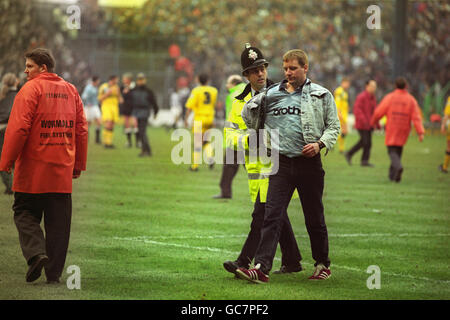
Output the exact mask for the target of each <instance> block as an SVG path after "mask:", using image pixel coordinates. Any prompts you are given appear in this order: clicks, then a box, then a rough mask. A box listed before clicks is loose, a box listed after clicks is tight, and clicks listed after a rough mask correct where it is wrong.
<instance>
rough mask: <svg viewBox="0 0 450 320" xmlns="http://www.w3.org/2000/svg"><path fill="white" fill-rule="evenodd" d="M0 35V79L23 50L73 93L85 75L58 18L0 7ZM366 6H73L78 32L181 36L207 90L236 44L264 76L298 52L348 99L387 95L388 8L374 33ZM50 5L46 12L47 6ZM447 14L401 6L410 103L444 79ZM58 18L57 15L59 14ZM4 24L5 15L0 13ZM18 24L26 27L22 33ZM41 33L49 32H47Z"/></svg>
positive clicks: (16, 6)
mask: <svg viewBox="0 0 450 320" xmlns="http://www.w3.org/2000/svg"><path fill="white" fill-rule="evenodd" d="M5 1H6V2H5V3H6V4H5V6H6V7H7V8H6V11H7V12H8V15H7V17H4V18H5V19H3V20H5V21H4V24H5V28H2V29H3V30H5V31H4V32H3V34H2V39H3V41H2V43H1V44H0V46H1V47H2V48H1V49H2V50H1V52H2V53H3V52H5V54H2V55H1V57H0V74H4V73H6V72H8V71H10V72H11V71H12V72H17V71H18V70H21V69H22V62H23V59H22V56H21V55H22V54H23V52H24V51H26V50H27V49H29V48H32V47H37V46H46V47H49V48H51V49H52V51H53V54H54V56H55V58H56V60H57V61H58V65H57V71H58V73H59V74H60V75H61V76H63V77H64V78H66V79H67V80H68V81H71V82H72V83H74V84H75V85H76V86H77V87H78V88H79V90H81V89H82V87H83V86H84V85H85V83H86V79H88V78H89V77H90V76H91V75H92V74H94V73H97V72H96V70H95V66H91V65H89V64H88V63H87V62H86V61H84V60H83V57H81V56H79V55H78V54H77V50H76V49H74V48H73V47H72V46H70V35H71V34H70V33H69V32H68V30H66V29H65V28H64V26H63V25H64V23H61V19H62V17H63V16H64V12H63V11H61V10H59V11H57V10H56V11H55V12H53V13H52V15H50V16H51V17H52V18H53V19H54V20H55V21H54V22H52V23H50V22H47V23H46V24H42V23H40V19H41V20H42V17H43V16H42V14H36V10H33V4H32V2H29V1H26V0H17V1H16V0H14V1H12V0H5ZM370 4H371V3H369V2H367V1H354V0H346V1H329V0H328V1H321V2H317V1H289V2H286V1H282V0H272V1H254V2H242V1H238V0H230V1H208V0H197V1H164V0H154V1H148V2H146V3H145V4H144V5H143V7H142V8H139V9H138V14H136V10H137V9H135V8H134V9H133V8H125V9H117V8H116V9H112V8H104V7H99V5H98V3H97V1H93V0H81V1H80V2H79V5H80V6H81V8H82V15H83V16H82V17H83V20H82V23H83V24H82V30H81V31H80V32H93V33H95V32H101V33H108V34H118V33H121V34H124V33H132V34H134V35H138V36H142V37H143V39H145V38H147V37H152V36H154V37H156V36H158V37H161V36H162V37H167V38H171V37H173V38H174V39H175V38H177V39H179V38H180V37H181V38H184V39H185V41H184V42H183V43H179V45H180V47H181V49H182V51H183V54H184V55H185V56H186V57H187V58H189V59H190V61H192V62H193V64H194V68H195V73H201V72H208V73H209V74H211V75H214V76H213V77H212V78H213V79H212V84H213V85H215V86H216V87H220V86H221V84H223V83H224V82H225V78H226V77H227V75H229V74H231V73H236V72H237V71H239V61H238V60H237V59H236V58H235V57H236V56H238V55H239V52H241V51H242V48H243V44H244V43H246V42H250V43H251V44H252V45H256V46H258V47H260V48H262V49H263V50H264V52H265V53H266V57H267V58H268V60H269V61H271V65H270V66H269V68H270V69H269V72H270V75H271V77H274V78H275V80H279V79H280V78H281V77H282V72H281V64H280V62H279V61H277V60H276V57H279V56H280V55H281V53H282V52H284V51H286V50H287V49H290V48H297V47H298V48H302V49H304V50H305V51H306V52H307V53H308V54H309V56H310V63H311V67H310V77H311V78H312V79H314V80H316V81H318V82H320V83H323V84H324V85H325V86H326V87H328V88H329V89H330V90H331V89H333V88H336V87H337V86H338V84H339V82H340V80H341V78H342V77H344V76H349V77H351V79H352V91H350V100H351V101H353V100H354V98H355V95H356V93H357V92H359V91H361V90H362V89H363V88H364V83H365V81H366V80H367V78H368V77H371V78H373V79H374V80H376V81H377V83H378V88H379V90H378V94H379V95H380V96H382V95H383V94H385V93H387V92H388V91H389V90H390V89H391V88H392V70H393V60H392V45H393V34H394V21H393V17H394V10H395V7H394V6H395V3H394V2H391V1H384V2H381V3H380V4H379V6H380V18H381V29H380V30H371V29H368V28H367V25H366V21H367V19H368V18H369V16H370V14H369V13H367V11H366V10H367V7H368V6H369V5H370ZM53 5H54V4H53ZM449 11H450V7H449V6H448V4H446V3H445V2H443V1H436V2H425V1H414V2H408V12H407V18H408V23H407V26H406V28H407V38H408V39H407V43H408V46H409V47H408V50H407V52H408V57H406V60H405V63H406V70H407V72H406V74H405V75H404V76H406V78H407V79H409V81H410V85H411V92H412V93H413V94H414V95H415V96H416V97H417V99H418V101H419V103H421V102H422V101H423V99H424V96H425V94H426V93H427V90H428V89H429V88H430V87H431V86H432V85H434V84H435V83H439V84H440V86H441V87H444V86H445V85H446V84H447V83H448V82H449V80H450V79H449V74H448V72H446V70H448V68H449V64H450V53H449V52H448V50H446V47H448V45H449V42H450V34H449V33H448V32H446V31H447V30H446V26H447V25H448V24H449V21H448V20H449V16H450V15H449ZM58 12H59V13H58ZM2 15H3V16H4V15H5V14H4V13H2ZM24 24H25V25H27V27H26V28H25V27H24ZM46 28H47V29H48V28H52V30H51V32H50V30H47V29H46Z"/></svg>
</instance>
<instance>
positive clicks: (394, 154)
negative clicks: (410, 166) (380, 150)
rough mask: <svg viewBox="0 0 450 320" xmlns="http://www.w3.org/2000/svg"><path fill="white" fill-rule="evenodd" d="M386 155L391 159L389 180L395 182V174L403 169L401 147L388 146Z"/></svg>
mask: <svg viewBox="0 0 450 320" xmlns="http://www.w3.org/2000/svg"><path fill="white" fill-rule="evenodd" d="M387 150H388V155H389V158H390V159H391V166H390V167H389V179H390V180H395V178H396V177H397V173H398V172H399V171H400V170H402V169H403V167H402V153H403V147H399V146H388V147H387Z"/></svg>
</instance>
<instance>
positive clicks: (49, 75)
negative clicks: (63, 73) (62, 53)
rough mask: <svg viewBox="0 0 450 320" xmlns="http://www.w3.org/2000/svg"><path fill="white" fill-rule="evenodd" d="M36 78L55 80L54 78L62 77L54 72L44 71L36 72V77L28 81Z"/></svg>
mask: <svg viewBox="0 0 450 320" xmlns="http://www.w3.org/2000/svg"><path fill="white" fill-rule="evenodd" d="M36 79H39V80H56V79H57V80H62V78H61V77H60V76H58V75H57V74H56V73H51V72H44V73H40V74H38V75H37V76H36V77H34V78H33V79H31V80H28V81H33V80H36ZM28 81H27V82H28Z"/></svg>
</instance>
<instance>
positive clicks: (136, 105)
mask: <svg viewBox="0 0 450 320" xmlns="http://www.w3.org/2000/svg"><path fill="white" fill-rule="evenodd" d="M146 84H147V78H146V77H145V75H144V74H143V73H139V74H138V75H137V78H136V88H134V89H133V90H132V91H131V103H132V107H133V113H132V116H133V117H135V118H136V119H137V122H138V134H139V141H140V143H141V153H140V154H139V157H150V156H151V155H152V149H151V146H150V142H149V139H148V135H147V125H148V118H149V117H150V111H151V110H153V116H154V117H156V115H157V114H158V110H159V107H158V104H157V102H156V97H155V94H154V93H153V91H152V90H151V89H149V88H148V87H147V85H146Z"/></svg>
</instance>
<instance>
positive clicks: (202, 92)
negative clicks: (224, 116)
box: [186, 86, 217, 123]
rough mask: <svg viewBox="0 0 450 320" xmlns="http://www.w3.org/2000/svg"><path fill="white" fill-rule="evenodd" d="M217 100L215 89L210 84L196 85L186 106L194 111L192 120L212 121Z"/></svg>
mask: <svg viewBox="0 0 450 320" xmlns="http://www.w3.org/2000/svg"><path fill="white" fill-rule="evenodd" d="M216 101H217V89H216V88H214V87H211V86H198V87H196V88H194V89H192V91H191V95H190V96H189V99H188V100H187V102H186V108H188V109H192V111H193V112H194V121H202V122H204V123H213V122H214V111H215V110H214V108H215V105H216Z"/></svg>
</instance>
